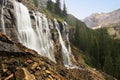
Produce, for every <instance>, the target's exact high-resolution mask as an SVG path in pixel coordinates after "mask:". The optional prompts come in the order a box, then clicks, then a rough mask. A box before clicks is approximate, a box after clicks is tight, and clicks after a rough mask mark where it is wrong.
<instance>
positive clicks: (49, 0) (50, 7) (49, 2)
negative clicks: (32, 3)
mask: <svg viewBox="0 0 120 80" xmlns="http://www.w3.org/2000/svg"><path fill="white" fill-rule="evenodd" d="M47 9H48V10H49V11H51V12H53V10H54V3H53V2H52V1H51V0H48V1H47Z"/></svg>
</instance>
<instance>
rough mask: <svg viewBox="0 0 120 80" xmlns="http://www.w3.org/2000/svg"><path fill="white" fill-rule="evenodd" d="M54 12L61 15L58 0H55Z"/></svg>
mask: <svg viewBox="0 0 120 80" xmlns="http://www.w3.org/2000/svg"><path fill="white" fill-rule="evenodd" d="M54 12H55V14H57V15H59V16H61V3H60V0H56V2H55V8H54Z"/></svg>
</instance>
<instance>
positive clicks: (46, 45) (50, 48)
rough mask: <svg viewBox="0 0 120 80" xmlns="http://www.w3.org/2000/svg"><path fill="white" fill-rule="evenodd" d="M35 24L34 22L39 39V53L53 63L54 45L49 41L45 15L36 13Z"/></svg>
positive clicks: (49, 34)
mask: <svg viewBox="0 0 120 80" xmlns="http://www.w3.org/2000/svg"><path fill="white" fill-rule="evenodd" d="M34 17H35V22H36V32H37V34H38V38H39V42H40V43H39V44H40V53H42V55H43V56H46V57H48V58H49V59H51V60H53V61H55V58H54V44H53V41H52V39H51V37H52V36H51V33H50V29H49V25H48V20H47V18H46V16H45V15H43V14H41V13H39V12H36V15H34Z"/></svg>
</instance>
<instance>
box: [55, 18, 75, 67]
mask: <svg viewBox="0 0 120 80" xmlns="http://www.w3.org/2000/svg"><path fill="white" fill-rule="evenodd" d="M54 22H55V27H56V30H57V31H58V34H59V41H60V44H61V48H62V56H63V63H64V66H66V67H71V66H73V64H72V62H71V57H70V52H69V51H68V49H67V47H66V46H65V42H64V41H63V39H62V36H61V33H60V30H59V29H58V27H59V24H58V22H57V20H54Z"/></svg>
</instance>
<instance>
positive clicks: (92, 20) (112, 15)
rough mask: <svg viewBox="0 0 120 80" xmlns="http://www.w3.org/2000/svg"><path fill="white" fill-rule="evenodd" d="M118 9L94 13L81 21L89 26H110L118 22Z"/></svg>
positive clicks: (119, 17) (119, 10) (119, 15)
mask: <svg viewBox="0 0 120 80" xmlns="http://www.w3.org/2000/svg"><path fill="white" fill-rule="evenodd" d="M119 13H120V9H117V10H114V11H111V12H108V13H94V14H92V15H90V16H88V17H86V18H85V19H84V20H83V22H85V23H86V25H87V26H88V27H90V28H92V27H97V26H102V27H106V26H110V25H114V24H119V23H120V14H119Z"/></svg>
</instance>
